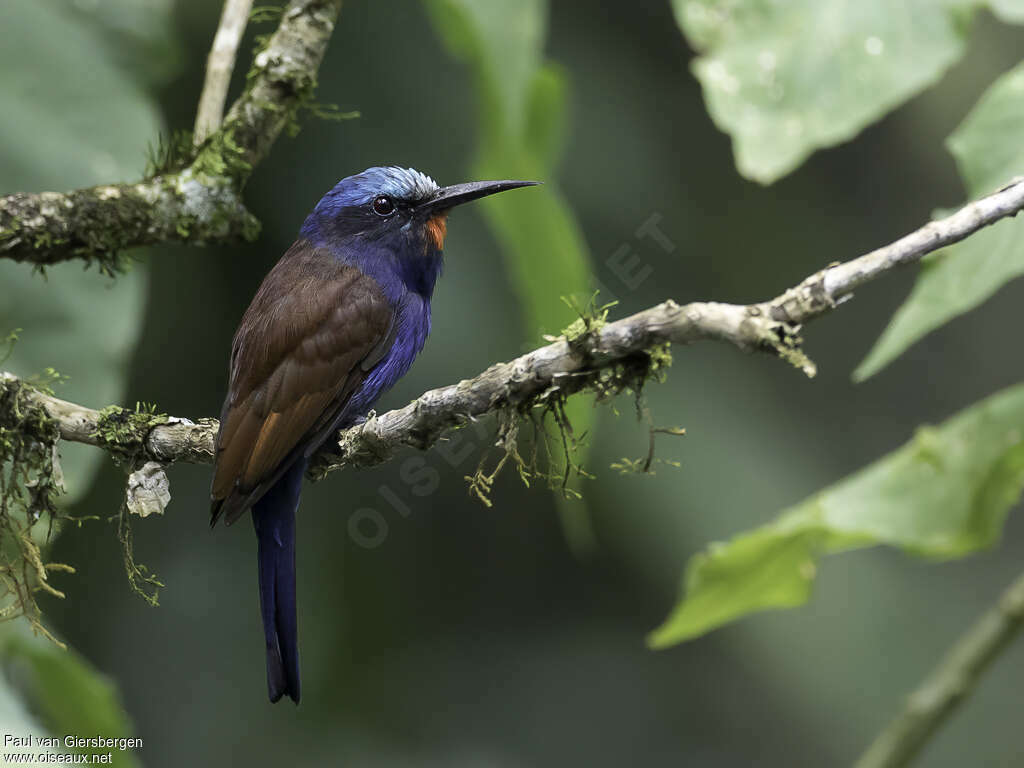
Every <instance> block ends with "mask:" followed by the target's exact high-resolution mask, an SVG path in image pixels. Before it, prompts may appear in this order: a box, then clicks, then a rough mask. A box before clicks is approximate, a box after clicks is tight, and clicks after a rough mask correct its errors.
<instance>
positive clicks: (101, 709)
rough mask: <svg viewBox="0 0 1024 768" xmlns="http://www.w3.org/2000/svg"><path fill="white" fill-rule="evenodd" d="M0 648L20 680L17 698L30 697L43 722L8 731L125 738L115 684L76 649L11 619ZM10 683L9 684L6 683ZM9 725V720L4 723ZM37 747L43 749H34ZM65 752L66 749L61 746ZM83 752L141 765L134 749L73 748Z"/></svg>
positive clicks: (128, 728) (126, 726) (125, 765)
mask: <svg viewBox="0 0 1024 768" xmlns="http://www.w3.org/2000/svg"><path fill="white" fill-rule="evenodd" d="M0 649H2V651H0V653H2V658H3V660H4V663H5V666H7V667H8V668H9V669H10V671H11V675H10V676H9V677H10V678H12V679H14V680H17V681H18V682H19V686H18V687H19V689H20V690H19V691H18V695H17V697H15V696H11V695H10V693H8V692H7V690H5V691H4V692H5V693H8V695H7V696H6V697H4V698H9V699H15V698H20V699H22V700H23V701H27V702H28V704H29V706H30V708H31V710H32V711H33V712H34V713H36V715H37V717H38V719H39V720H40V721H41V722H42V724H43V725H44V726H45V729H46V730H42V729H41V728H40V726H39V725H36V724H32V723H30V728H29V730H27V731H22V732H16V731H11V730H10V727H9V726H8V727H7V732H8V733H17V734H18V735H24V734H26V733H31V734H32V736H33V737H35V736H46V735H47V734H49V735H54V736H58V737H60V738H63V736H65V735H67V734H71V735H74V736H83V737H86V738H88V737H93V736H103V737H106V738H127V737H129V736H131V734H132V725H131V722H130V721H129V719H128V715H127V713H126V712H125V710H124V707H123V706H122V704H121V701H120V698H119V696H118V694H117V689H116V687H115V686H114V684H113V683H112V682H111V681H110V680H109V679H107V678H106V677H105V676H103V675H102V674H100V673H99V672H97V671H96V669H94V668H93V667H92V666H91V665H90V664H89V663H88V662H87V661H86V660H85V659H84V658H82V657H81V656H80V655H79V654H78V653H77V652H75V651H73V650H63V649H61V648H59V647H58V646H57V645H55V644H54V643H53V642H51V641H50V640H47V639H45V638H43V637H40V636H33V635H31V634H29V633H28V632H27V631H23V628H22V627H20V626H18V625H14V624H7V625H5V627H4V628H3V631H2V633H0ZM3 688H6V686H3ZM5 726H7V724H6V723H5ZM33 751H35V752H41V751H44V750H41V749H35V748H34V749H33ZM61 751H64V750H61ZM70 751H74V752H80V753H84V754H93V753H98V754H106V753H107V752H111V753H112V757H113V763H112V764H113V765H117V766H121V767H122V768H131V767H132V766H137V765H139V762H138V760H137V758H136V757H135V755H134V754H133V753H132V752H131V751H126V750H119V749H116V748H115V749H112V750H111V749H106V748H101V749H92V750H90V749H73V750H70Z"/></svg>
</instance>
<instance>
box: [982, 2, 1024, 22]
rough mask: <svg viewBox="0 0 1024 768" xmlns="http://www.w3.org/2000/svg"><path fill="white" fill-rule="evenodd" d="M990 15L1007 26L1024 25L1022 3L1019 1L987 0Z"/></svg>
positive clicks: (1023, 7) (1023, 5)
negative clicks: (996, 17)
mask: <svg viewBox="0 0 1024 768" xmlns="http://www.w3.org/2000/svg"><path fill="white" fill-rule="evenodd" d="M988 5H989V7H990V8H991V9H992V13H994V14H995V15H996V16H998V17H999V18H1000V19H1002V20H1003V21H1005V22H1007V23H1009V24H1024V2H1021V0H989V2H988Z"/></svg>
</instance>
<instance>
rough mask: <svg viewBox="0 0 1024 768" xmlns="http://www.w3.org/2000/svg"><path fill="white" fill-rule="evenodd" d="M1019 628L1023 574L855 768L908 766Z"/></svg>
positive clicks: (1023, 610) (1022, 618) (1023, 598)
mask: <svg viewBox="0 0 1024 768" xmlns="http://www.w3.org/2000/svg"><path fill="white" fill-rule="evenodd" d="M1022 625H1024V574H1022V575H1020V576H1018V577H1017V579H1016V580H1015V581H1014V582H1013V583H1012V584H1011V585H1010V586H1009V587H1008V588H1007V589H1006V591H1005V592H1003V594H1002V595H1001V596H1000V598H999V600H998V602H996V604H995V605H993V606H992V607H991V608H989V609H988V610H987V611H986V612H985V613H984V614H983V615H982V616H981V618H979V619H978V621H977V622H976V623H975V624H974V625H973V626H972V627H971V628H970V629H968V630H967V632H966V633H964V635H963V636H962V637H960V639H959V640H957V641H956V644H954V645H953V647H952V648H951V649H950V651H949V653H948V654H947V656H946V658H945V659H943V660H942V662H941V663H940V664H939V666H937V667H936V668H935V669H934V670H932V672H931V674H930V675H929V676H928V677H927V678H926V679H925V681H924V683H922V684H921V686H920V687H919V688H918V689H917V690H916V691H914V692H913V693H912V694H910V696H908V697H907V700H906V703H905V704H904V707H903V710H902V711H901V712H900V713H899V714H898V715H897V716H896V717H895V718H894V719H893V720H892V722H890V723H889V724H888V725H887V726H886V727H885V729H884V730H883V731H882V732H881V733H880V734H879V735H878V736H877V737H876V738H875V741H874V742H873V743H872V744H871V746H870V747H869V748H868V750H867V751H866V752H865V753H864V754H863V755H862V756H861V758H860V759H859V760H858V761H857V764H856V768H896V767H897V766H903V765H907V764H908V763H910V762H911V761H912V760H913V759H914V756H915V755H917V753H918V752H919V751H920V750H921V748H922V747H923V746H924V745H925V744H926V743H927V742H928V739H929V737H930V736H931V735H932V734H933V733H934V732H935V731H936V730H937V729H938V728H939V726H941V725H942V723H943V722H945V720H946V718H948V717H949V716H950V715H951V714H952V713H953V711H954V710H955V709H956V707H957V705H959V704H960V703H961V702H962V701H963V700H964V699H966V698H967V697H968V696H969V695H970V694H971V692H972V691H973V689H974V687H975V686H976V685H977V683H978V680H979V679H980V678H981V675H982V674H983V673H984V672H985V670H986V669H988V667H989V665H990V664H991V663H992V662H993V661H995V659H996V657H997V656H998V655H999V653H1000V651H1002V650H1003V649H1004V648H1005V647H1006V646H1007V645H1008V644H1009V642H1010V641H1011V640H1013V639H1014V637H1016V636H1017V633H1018V632H1020V629H1021V626H1022Z"/></svg>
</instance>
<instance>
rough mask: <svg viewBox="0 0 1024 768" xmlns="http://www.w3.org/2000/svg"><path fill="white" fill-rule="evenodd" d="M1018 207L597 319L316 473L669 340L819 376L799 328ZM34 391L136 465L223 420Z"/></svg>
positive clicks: (985, 208)
mask: <svg viewBox="0 0 1024 768" xmlns="http://www.w3.org/2000/svg"><path fill="white" fill-rule="evenodd" d="M1022 209H1024V180H1019V181H1015V182H1014V183H1012V184H1010V185H1008V186H1006V187H1004V188H1003V189H1001V190H999V191H997V192H995V193H993V194H992V195H989V196H988V197H985V198H982V199H980V200H977V201H975V202H972V203H968V204H967V205H965V206H964V207H963V208H961V209H960V210H959V211H957V212H956V213H954V214H952V215H950V216H948V217H946V218H944V219H940V220H936V221H933V222H930V223H928V224H926V225H925V226H923V227H921V228H920V229H919V230H917V231H915V232H913V233H911V234H909V235H907V236H906V237H904V238H901V239H900V240H897V241H896V242H894V243H892V244H890V245H887V246H885V247H883V248H879V249H878V250H875V251H872V252H871V253H868V254H866V255H864V256H861V257H860V258H857V259H853V260H851V261H848V262H845V263H842V264H834V265H832V266H829V267H826V268H825V269H823V270H821V271H819V272H817V273H815V274H813V275H811V276H810V277H808V278H807V279H805V280H803V281H802V282H801V283H800V284H799V285H798V286H796V287H795V288H791V289H790V290H787V291H785V292H784V293H782V294H780V295H779V296H777V297H775V298H774V299H771V300H769V301H765V302H761V303H758V304H747V305H740V304H722V303H717V302H693V303H691V304H686V305H682V306H680V305H678V304H676V303H675V302H673V301H666V302H664V303H662V304H659V305H657V306H655V307H651V308H650V309H646V310H644V311H642V312H638V313H636V314H635V315H631V316H630V317H626V318H623V319H621V320H617V321H615V322H606V321H605V319H604V318H603V317H599V318H596V319H594V318H590V319H588V322H586V323H581V324H579V325H580V327H579V328H577V329H570V331H569V332H567V334H566V335H564V336H562V337H561V338H559V339H557V340H555V341H552V342H551V343H550V344H547V345H545V346H543V347H540V348H538V349H535V350H533V351H532V352H529V353H527V354H525V355H522V356H521V357H518V358H516V359H515V360H512V361H511V362H507V363H497V364H495V365H492V366H491V367H490V368H488V369H487V370H486V371H484V372H483V373H481V374H480V375H479V376H476V377H475V378H472V379H467V380H465V381H462V382H459V383H458V384H453V385H451V386H447V387H443V388H441V389H435V390H431V391H429V392H426V393H424V394H423V395H421V396H420V397H418V398H417V399H416V400H414V401H413V402H412V403H410V404H409V405H407V406H405V407H404V408H399V409H397V410H394V411H390V412H388V413H384V414H382V415H380V416H374V417H373V418H371V419H370V420H369V421H367V422H366V423H365V424H362V425H359V426H356V427H352V428H350V429H348V430H345V431H343V432H342V433H341V434H340V435H339V439H338V442H337V444H336V445H334V446H329V450H328V451H327V452H325V454H324V455H323V456H321V457H319V459H318V461H317V462H315V463H314V466H313V467H312V468H311V474H312V475H313V476H314V477H322V476H324V475H325V474H327V473H328V472H330V471H332V470H334V469H339V468H341V467H345V466H367V465H371V464H378V463H381V462H384V461H386V460H387V459H388V458H390V457H391V456H392V455H393V454H394V452H395V451H396V450H397V449H399V448H400V447H402V446H413V447H416V448H421V449H423V448H427V447H429V446H430V445H432V444H433V443H434V442H435V441H436V440H437V439H438V438H439V437H440V436H441V435H442V434H443V433H444V432H445V430H447V429H450V428H452V427H456V426H459V425H461V424H463V423H465V422H466V420H468V419H473V418H476V417H478V416H481V415H483V414H486V413H490V412H495V411H500V410H507V409H520V410H521V409H524V408H528V407H530V406H531V405H535V404H543V403H544V402H545V401H546V400H550V399H551V398H552V397H562V396H567V395H571V394H573V393H574V392H578V391H580V390H581V389H591V390H596V391H598V392H602V391H608V390H615V389H617V388H621V386H623V385H627V386H628V385H629V384H630V383H631V382H638V381H639V380H642V379H643V378H645V377H646V376H649V375H650V374H651V373H652V371H654V370H656V369H657V368H658V367H659V366H660V365H662V364H663V363H664V361H665V357H666V345H669V344H692V343H694V342H697V341H701V340H707V339H713V340H719V341H725V342H728V343H731V344H734V345H736V346H738V347H740V348H742V349H747V350H759V351H763V352H767V353H769V354H772V355H775V356H777V357H780V358H782V359H784V360H786V361H788V362H790V363H792V364H794V365H795V366H796V367H798V368H799V369H801V370H802V371H803V372H804V373H806V374H807V375H809V376H813V375H814V373H815V368H814V364H813V363H812V362H811V361H810V360H809V359H808V358H807V357H806V355H804V353H803V351H802V350H801V346H800V345H801V339H800V335H799V334H800V324H802V323H805V322H807V321H809V320H813V319H814V318H816V317H819V316H821V315H823V314H825V313H827V312H830V311H832V310H833V309H835V308H836V307H837V306H839V304H840V303H841V302H842V301H843V300H844V299H846V298H848V297H849V296H850V295H851V293H852V292H853V290H854V289H855V288H857V287H859V286H862V285H864V284H865V283H867V282H869V281H870V280H874V279H876V278H878V277H881V276H882V275H885V274H888V273H890V272H891V271H893V270H895V269H896V268H898V267H900V266H902V265H906V264H910V263H913V262H915V261H918V260H920V259H921V257H922V256H924V255H925V254H928V253H931V252H932V251H935V250H937V249H939V248H941V247H943V246H946V245H949V244H951V243H954V242H957V241H959V240H961V239H963V238H965V237H967V236H968V235H970V234H971V233H973V232H976V231H977V230H979V229H981V228H983V227H985V226H988V225H990V224H993V223H995V222H997V221H999V220H1000V219H1002V218H1005V217H1008V216H1013V215H1015V214H1016V213H1018V212H1019V211H1020V210H1022ZM17 381H19V380H18V379H17V378H16V377H14V376H12V375H11V374H6V373H0V392H2V391H3V387H4V386H5V385H10V384H11V383H14V382H17ZM33 397H34V398H36V402H38V403H39V404H41V405H43V407H44V408H45V409H46V412H47V413H48V414H49V415H50V417H51V418H53V419H54V420H55V421H56V422H57V424H58V425H59V427H60V432H61V437H62V438H63V439H65V440H72V441H75V442H80V443H88V444H90V445H97V446H100V447H102V448H104V449H106V450H109V451H111V452H113V453H121V454H125V455H130V456H131V457H132V459H133V461H135V462H140V461H144V460H152V461H157V462H160V463H162V464H168V463H171V462H174V461H188V462H210V461H212V460H213V439H214V435H215V433H216V429H217V423H216V421H214V420H212V419H204V420H201V421H200V422H198V423H192V422H190V421H188V420H186V419H174V418H170V417H166V416H157V415H154V414H152V413H148V412H141V413H140V412H139V411H130V410H127V409H123V408H117V407H116V406H112V407H110V408H105V409H104V410H102V411H95V410H92V409H89V408H83V407H82V406H79V405H75V404H74V403H69V402H67V401H64V400H60V399H59V398H56V397H53V396H52V395H48V394H45V393H42V392H35V393H34V394H33Z"/></svg>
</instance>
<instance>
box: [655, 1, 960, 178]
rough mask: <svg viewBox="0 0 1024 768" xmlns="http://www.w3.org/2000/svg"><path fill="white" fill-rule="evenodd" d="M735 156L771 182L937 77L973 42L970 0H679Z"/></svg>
mask: <svg viewBox="0 0 1024 768" xmlns="http://www.w3.org/2000/svg"><path fill="white" fill-rule="evenodd" d="M672 5H673V8H674V10H675V15H676V20H677V22H678V24H679V26H680V27H681V28H682V30H683V32H684V34H685V35H686V37H687V39H688V40H689V42H690V44H691V45H692V46H693V47H694V48H695V49H696V50H697V51H698V52H699V54H700V56H699V57H698V58H697V59H696V60H695V62H694V64H693V70H694V73H695V74H696V76H697V78H698V80H700V83H701V85H702V87H703V89H704V98H705V100H706V102H707V107H708V112H709V113H710V114H711V118H712V120H714V122H715V124H716V125H717V126H718V127H719V128H720V129H721V130H723V131H725V132H726V133H728V134H729V135H730V136H732V140H733V151H734V153H735V155H736V165H737V168H738V169H739V171H740V173H741V174H743V175H744V176H746V177H747V178H750V179H753V180H755V181H759V182H761V183H763V184H769V183H771V182H773V181H775V180H776V179H778V178H780V177H782V176H785V175H786V174H787V173H789V172H790V171H792V170H793V169H794V168H796V167H797V166H799V165H800V163H801V162H803V160H804V159H805V158H806V157H807V156H808V155H810V154H811V153H812V152H813V151H814V150H816V149H819V148H821V147H828V146H832V145H834V144H838V143H840V142H843V141H846V140H848V139H850V138H852V137H853V136H855V135H856V134H857V133H858V132H859V131H860V130H861V129H862V128H864V127H865V126H866V125H869V124H870V123H872V122H874V121H875V120H878V119H879V118H880V117H882V116H883V115H884V114H886V113H887V112H888V111H889V110H891V109H893V108H894V107H896V106H897V105H899V104H901V103H902V102H904V101H906V100H907V99H909V98H910V97H911V96H913V95H914V94H916V93H919V92H920V91H922V90H923V89H925V88H927V87H928V86H929V85H931V84H932V83H934V82H936V81H937V80H938V79H939V77H941V75H942V73H943V72H944V71H945V70H946V69H947V68H949V67H950V66H951V65H952V64H953V63H954V62H956V61H957V60H958V59H959V58H960V57H961V56H962V55H963V52H964V49H965V31H966V27H967V24H966V21H967V20H968V18H969V15H970V12H971V11H970V8H971V5H972V4H971V3H969V2H967V0H905V1H904V2H901V3H893V2H892V0H858V2H849V1H848V0H673V2H672Z"/></svg>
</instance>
